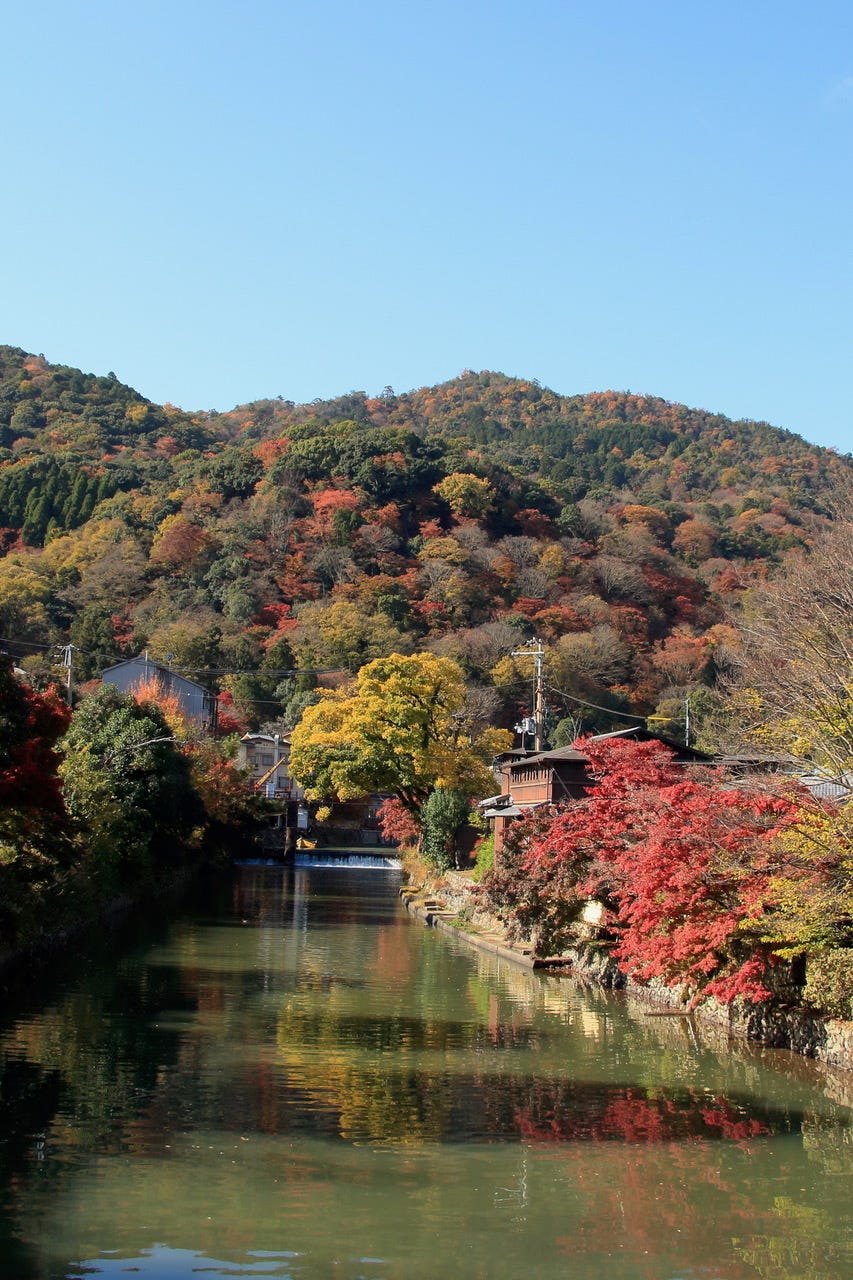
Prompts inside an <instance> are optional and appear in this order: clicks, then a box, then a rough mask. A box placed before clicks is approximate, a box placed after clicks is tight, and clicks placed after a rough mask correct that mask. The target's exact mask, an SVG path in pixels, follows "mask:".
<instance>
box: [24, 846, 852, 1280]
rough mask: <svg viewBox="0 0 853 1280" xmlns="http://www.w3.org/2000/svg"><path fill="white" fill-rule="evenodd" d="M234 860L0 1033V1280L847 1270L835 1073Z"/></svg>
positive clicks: (846, 1111)
mask: <svg viewBox="0 0 853 1280" xmlns="http://www.w3.org/2000/svg"><path fill="white" fill-rule="evenodd" d="M398 883H399V881H398V874H397V873H395V872H393V871H382V870H375V869H374V870H369V871H366V870H355V869H346V870H340V869H338V870H333V869H324V868H310V869H309V868H297V869H295V870H292V869H291V870H286V869H282V868H279V867H265V866H244V867H240V868H237V869H236V870H235V873H234V875H233V877H231V878H228V879H227V880H223V881H222V882H221V883H217V885H215V886H208V888H207V890H206V891H205V893H204V895H201V896H199V898H198V899H197V900H196V901H194V902H193V903H192V904H190V905H189V906H188V907H187V908H186V909H185V910H184V911H183V912H182V913H181V914H180V915H178V916H176V917H174V918H172V919H169V920H163V921H160V922H155V924H154V925H152V926H151V927H149V928H148V929H147V932H145V933H144V934H143V933H141V932H139V933H137V935H136V936H129V937H125V938H122V939H118V938H109V939H104V941H103V944H102V946H101V947H100V949H97V948H96V949H95V950H94V951H93V952H91V953H90V954H89V955H88V956H87V957H86V958H85V959H78V960H76V961H75V962H74V963H72V962H71V961H70V960H66V961H63V963H62V965H61V970H62V972H60V973H54V974H52V975H50V976H49V978H46V979H45V984H44V989H41V990H37V989H35V987H34V988H33V989H32V990H30V991H28V992H27V994H26V997H25V998H24V997H22V998H20V999H19V1000H18V1003H17V1005H15V1006H11V1005H9V1004H8V1003H7V1007H6V1009H5V1012H4V1015H3V1019H2V1023H0V1275H2V1276H3V1277H4V1280H5V1277H7V1276H8V1277H13V1278H14V1280H59V1278H63V1280H65V1278H66V1277H82V1276H108V1277H120V1276H121V1277H126V1276H128V1275H134V1276H142V1277H157V1278H158V1280H178V1278H184V1277H196V1276H201V1277H203V1280H209V1278H210V1277H225V1276H228V1277H233V1276H274V1277H294V1278H299V1280H308V1278H310V1280H315V1278H320V1277H322V1278H323V1280H327V1278H330V1277H342V1278H345V1280H354V1278H356V1277H360V1278H363V1280H419V1278H420V1277H430V1278H431V1280H432V1278H434V1277H437V1276H450V1277H459V1278H460V1280H469V1278H470V1280H475V1278H476V1280H527V1278H528V1277H529V1278H542V1280H556V1278H558V1277H559V1278H560V1280H736V1278H737V1280H740V1278H752V1277H761V1278H763V1280H843V1278H845V1277H850V1276H853V1249H851V1240H853V1207H852V1206H853V1196H851V1191H853V1185H851V1183H853V1159H851V1156H853V1128H851V1124H853V1117H851V1111H850V1107H849V1105H845V1104H849V1103H850V1101H851V1100H853V1079H851V1078H849V1077H848V1076H847V1075H845V1073H840V1072H838V1073H833V1072H830V1071H828V1070H827V1069H825V1068H824V1069H822V1068H818V1067H816V1066H815V1065H813V1064H810V1063H807V1062H805V1061H802V1060H799V1059H797V1058H795V1057H793V1056H791V1055H788V1054H785V1053H779V1052H773V1051H767V1050H759V1049H756V1048H749V1047H745V1046H741V1047H737V1046H734V1047H733V1046H731V1045H729V1044H727V1042H726V1041H725V1039H724V1037H723V1036H722V1034H721V1033H720V1032H717V1031H711V1030H709V1029H707V1028H702V1027H700V1026H699V1025H698V1024H697V1026H696V1027H693V1026H691V1024H689V1023H687V1022H685V1021H684V1020H682V1019H672V1018H649V1017H646V1016H645V1015H644V1013H643V1011H642V1009H641V1008H640V1007H638V1006H634V1005H631V1004H630V1003H627V1002H626V1001H625V1000H624V999H623V998H622V997H621V996H618V995H614V994H609V993H606V992H599V991H589V990H583V989H578V988H577V987H576V986H575V985H574V984H573V982H572V981H571V980H569V979H566V978H558V977H550V976H543V975H540V974H539V973H530V972H528V971H527V970H523V969H519V968H517V967H515V966H512V965H510V964H507V963H506V962H504V961H501V960H500V959H498V958H496V957H491V956H487V955H484V954H481V953H479V952H476V951H473V950H471V949H470V948H469V947H468V946H467V945H466V944H465V943H464V941H462V940H457V939H453V938H448V937H446V936H444V935H442V934H439V933H437V932H436V931H433V930H429V929H426V928H424V927H423V926H422V925H421V924H419V923H418V922H416V921H414V920H412V919H410V918H409V917H408V916H407V915H406V914H405V912H404V911H403V910H402V908H401V906H400V904H399V901H398V897H397V888H398Z"/></svg>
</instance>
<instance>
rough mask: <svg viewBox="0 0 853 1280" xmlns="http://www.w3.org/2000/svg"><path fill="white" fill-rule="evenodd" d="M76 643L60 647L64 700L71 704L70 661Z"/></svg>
mask: <svg viewBox="0 0 853 1280" xmlns="http://www.w3.org/2000/svg"><path fill="white" fill-rule="evenodd" d="M76 647H77V646H76V645H73V644H66V645H63V648H62V659H61V664H62V666H63V667H64V668H65V701H66V702H67V703H68V705H69V707H70V706H71V697H72V695H71V662H72V655H73V653H74V650H75V649H76Z"/></svg>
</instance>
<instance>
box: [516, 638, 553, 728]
mask: <svg viewBox="0 0 853 1280" xmlns="http://www.w3.org/2000/svg"><path fill="white" fill-rule="evenodd" d="M531 644H532V645H533V646H534V648H531V649H513V651H512V654H511V656H512V657H513V658H535V660H536V663H535V668H534V670H535V675H534V681H533V723H534V726H535V727H534V731H533V749H534V751H541V750H542V743H543V741H544V739H545V681H544V676H543V669H544V659H545V646H544V645H543V643H542V641H541V640H539V639H538V638H537V639H535V640H533V641H531Z"/></svg>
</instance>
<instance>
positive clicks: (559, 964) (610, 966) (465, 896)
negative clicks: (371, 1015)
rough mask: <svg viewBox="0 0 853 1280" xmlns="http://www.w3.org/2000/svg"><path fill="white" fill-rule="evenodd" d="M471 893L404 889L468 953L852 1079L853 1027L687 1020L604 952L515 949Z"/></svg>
mask: <svg viewBox="0 0 853 1280" xmlns="http://www.w3.org/2000/svg"><path fill="white" fill-rule="evenodd" d="M473 888H474V884H473V881H472V878H471V876H470V874H467V873H465V872H453V871H451V872H447V873H446V875H444V876H443V877H442V879H441V881H439V882H433V883H425V884H421V885H417V886H415V885H412V884H408V885H404V886H403V887H402V888H401V890H400V897H401V899H402V901H403V903H404V905H405V907H406V910H407V911H408V912H409V914H410V915H413V916H415V917H416V918H417V919H419V920H421V921H422V922H423V923H424V924H425V925H427V926H429V927H431V928H436V929H440V930H442V931H444V932H446V933H451V934H453V935H454V936H455V937H457V938H460V939H462V940H463V941H465V942H466V943H467V944H468V945H470V946H471V947H474V948H476V949H478V950H480V951H485V952H488V953H490V954H492V955H496V956H499V957H500V958H501V959H504V960H507V961H509V962H511V963H512V964H517V965H521V966H522V967H523V968H527V969H541V970H547V971H549V972H551V973H555V974H558V975H565V976H566V977H570V978H572V979H573V980H575V981H578V982H582V983H591V984H594V985H596V986H599V987H603V988H605V989H607V990H611V991H620V992H623V993H624V994H625V996H626V997H627V998H629V999H630V1000H631V1001H636V1002H637V1003H638V1004H639V1005H641V1006H642V1009H641V1012H642V1015H643V1016H645V1017H660V1018H662V1019H667V1020H670V1021H679V1022H689V1023H691V1024H693V1023H700V1024H704V1025H706V1026H708V1027H709V1028H714V1029H716V1030H717V1031H719V1032H721V1033H722V1034H723V1035H725V1036H727V1037H733V1038H736V1039H739V1040H744V1041H747V1042H749V1043H752V1044H756V1045H759V1046H762V1047H763V1048H767V1049H781V1050H787V1051H790V1052H791V1053H794V1054H797V1055H799V1056H800V1057H804V1058H810V1059H812V1060H813V1061H815V1062H819V1063H821V1064H823V1065H825V1066H827V1067H831V1068H836V1069H840V1070H842V1071H845V1072H851V1073H853V1022H845V1021H842V1020H841V1019H837V1018H821V1017H819V1016H818V1015H816V1014H814V1013H812V1012H810V1011H809V1010H807V1009H800V1008H796V1007H788V1006H784V1005H781V1004H780V1005H774V1004H770V1003H765V1004H750V1003H745V1002H738V1003H735V1004H734V1005H729V1006H724V1005H720V1004H718V1003H717V1002H716V1001H713V1000H709V1001H708V1002H707V1003H705V1004H703V1005H700V1006H699V1007H698V1008H697V1009H694V1010H692V1011H689V1012H688V1011H687V1010H686V1008H685V1005H684V1002H683V1000H682V999H681V997H680V994H679V992H678V990H677V988H673V987H667V986H665V985H664V984H663V983H662V982H656V983H649V984H641V983H638V982H635V981H633V980H632V979H631V978H629V977H628V976H627V975H626V974H624V973H623V972H622V971H621V970H620V969H619V967H618V965H617V964H616V962H615V960H614V959H613V958H612V956H611V955H610V954H609V952H608V951H607V950H606V949H605V948H602V947H600V946H595V945H594V944H588V945H579V946H577V947H575V948H571V949H567V950H566V952H565V953H564V954H563V955H559V956H547V957H543V956H537V955H536V953H535V951H534V950H533V948H532V947H531V946H529V945H526V944H525V943H523V942H522V943H517V942H512V941H510V940H509V939H508V938H507V936H506V933H505V931H504V929H503V927H502V925H501V923H500V921H499V920H497V919H495V918H494V917H493V916H490V915H488V914H487V913H486V912H484V911H482V909H481V908H480V907H479V906H478V905H477V904H476V903H475V902H474V899H473V895H472V890H473ZM851 1102H853V1097H852V1098H851Z"/></svg>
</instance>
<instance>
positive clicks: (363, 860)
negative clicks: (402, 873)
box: [294, 849, 402, 871]
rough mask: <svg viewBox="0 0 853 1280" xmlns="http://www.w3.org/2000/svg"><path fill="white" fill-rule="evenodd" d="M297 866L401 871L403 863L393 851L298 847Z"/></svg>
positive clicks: (295, 862)
mask: <svg viewBox="0 0 853 1280" xmlns="http://www.w3.org/2000/svg"><path fill="white" fill-rule="evenodd" d="M294 865H295V866H297V867H316V868H321V867H327V868H329V869H332V868H334V869H335V870H344V869H346V868H347V867H352V868H355V869H357V870H359V871H399V870H400V867H401V866H402V863H401V862H400V859H399V858H397V857H395V856H394V854H391V853H353V852H351V851H350V850H349V849H326V850H322V851H321V850H318V849H312V850H310V851H309V850H306V849H297V851H296V854H295V857H294Z"/></svg>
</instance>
